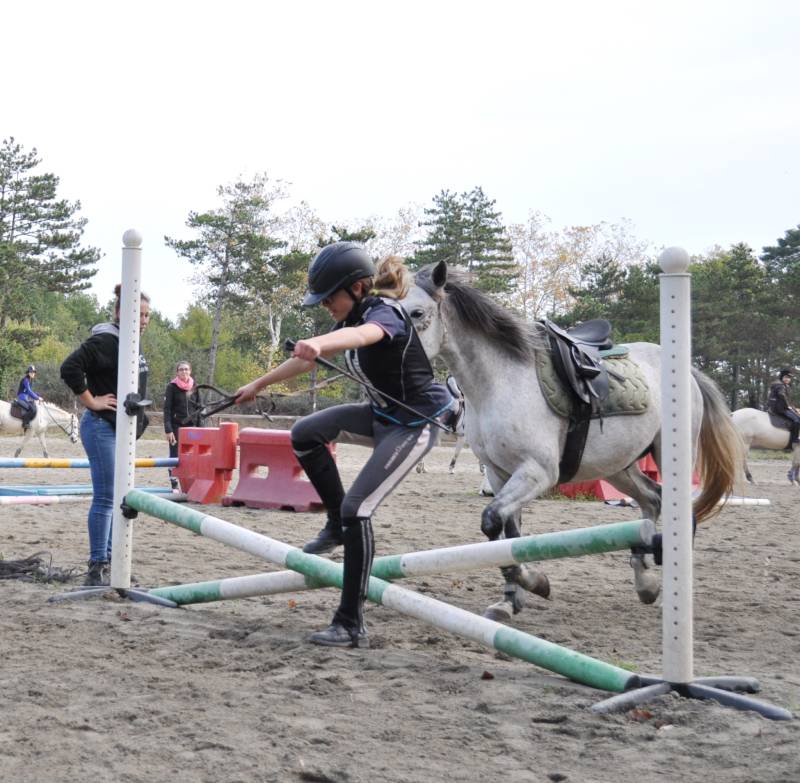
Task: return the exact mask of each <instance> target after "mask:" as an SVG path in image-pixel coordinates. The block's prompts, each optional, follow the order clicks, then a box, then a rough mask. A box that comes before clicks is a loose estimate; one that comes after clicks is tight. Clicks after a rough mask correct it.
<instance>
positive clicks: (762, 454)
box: [748, 435, 792, 462]
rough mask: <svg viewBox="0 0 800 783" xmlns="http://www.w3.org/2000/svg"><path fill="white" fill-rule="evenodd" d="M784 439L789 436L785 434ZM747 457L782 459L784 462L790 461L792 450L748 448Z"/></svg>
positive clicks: (787, 438)
mask: <svg viewBox="0 0 800 783" xmlns="http://www.w3.org/2000/svg"><path fill="white" fill-rule="evenodd" d="M786 440H789V436H788V435H787V436H786ZM748 456H749V459H752V460H770V459H772V460H774V459H777V460H784V461H786V462H790V461H791V459H792V452H791V451H777V450H773V449H750V454H749V455H748Z"/></svg>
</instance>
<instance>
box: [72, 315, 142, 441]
mask: <svg viewBox="0 0 800 783" xmlns="http://www.w3.org/2000/svg"><path fill="white" fill-rule="evenodd" d="M118 361H119V327H118V326H117V325H116V324H97V326H95V327H93V328H92V334H91V337H89V339H88V340H86V341H85V342H83V343H81V345H80V346H79V347H78V348H77V350H75V351H73V352H72V353H71V354H70V355H69V356H68V357H67V358H66V359H64V362H63V363H62V365H61V380H63V381H64V383H66V384H67V386H69V388H70V389H71V390H72V393H73V394H75V395H76V396H77V395H80V394H83V392H85V391H86V390H87V389H88V390H89V391H90V392H91V393H92V396H94V397H99V396H101V395H103V394H114V395H116V393H117V368H118ZM148 372H149V370H148V367H147V362H146V361H145V358H144V356H141V355H140V356H139V395H140V396H141V397H144V396H145V394H146V393H147V375H148ZM96 413H97V415H98V416H101V417H102V418H104V419H105V420H106V421H107V422H109V423H110V424H111V426H112V427H115V426H116V423H117V414H116V412H115V411H96Z"/></svg>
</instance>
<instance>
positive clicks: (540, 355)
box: [536, 346, 650, 419]
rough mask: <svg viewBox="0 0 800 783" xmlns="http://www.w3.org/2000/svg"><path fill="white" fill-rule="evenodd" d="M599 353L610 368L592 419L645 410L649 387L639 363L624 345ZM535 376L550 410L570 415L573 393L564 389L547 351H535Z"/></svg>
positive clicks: (648, 402)
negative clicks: (603, 394)
mask: <svg viewBox="0 0 800 783" xmlns="http://www.w3.org/2000/svg"><path fill="white" fill-rule="evenodd" d="M600 356H601V358H602V359H603V361H604V362H605V364H606V368H607V369H608V370H609V371H610V372H609V375H608V397H607V398H606V399H605V400H603V402H602V403H601V404H600V411H599V413H598V414H596V415H594V416H593V417H592V418H599V417H601V416H602V417H606V416H630V415H637V414H639V413H644V412H645V411H646V410H647V408H648V407H649V404H650V389H649V387H648V386H647V381H646V380H645V377H644V373H643V372H642V370H641V368H640V367H639V365H638V364H636V362H634V361H633V360H632V359H630V358H628V349H627V347H625V346H615V347H614V348H611V349H610V350H608V351H603V352H601V354H600ZM611 372H614V373H616V374H617V375H621V376H622V377H623V378H624V380H623V381H619V380H617V378H615V377H614V376H613V375H612V374H611ZM536 375H537V377H538V378H539V388H540V389H541V390H542V394H543V395H544V398H545V399H546V400H547V404H548V405H549V406H550V408H551V409H552V410H553V412H554V413H556V414H558V415H559V416H561V417H563V418H565V419H568V418H569V417H570V416H572V413H573V411H572V405H573V402H572V396H571V395H569V394H567V393H566V392H565V391H564V386H563V384H562V383H561V381H560V379H559V377H558V374H557V373H556V368H555V366H554V365H553V360H552V359H551V357H550V354H549V352H548V351H536Z"/></svg>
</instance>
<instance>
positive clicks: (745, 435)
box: [731, 408, 800, 486]
mask: <svg viewBox="0 0 800 783" xmlns="http://www.w3.org/2000/svg"><path fill="white" fill-rule="evenodd" d="M731 421H732V422H733V426H734V427H736V430H737V431H738V433H739V435H741V436H742V440H743V441H744V445H745V448H746V449H750V448H757V449H773V450H774V451H782V450H783V449H785V448H786V447H787V445H788V443H789V431H788V430H783V429H780V428H779V427H776V426H774V425H773V424H772V422H771V421H770V420H769V414H768V413H767V412H766V411H759V410H756V409H755V408H739V410H737V411H734V412H733V413H732V414H731ZM744 473H745V476H747V480H748V481H750V482H753V479H752V476H751V474H750V468H749V467H748V465H747V459H745V462H744ZM798 474H800V443H795V444H794V446H793V448H792V470H791V471H790V475H793V476H794V479H790V481H792V483H793V484H796V485H797V486H800V480H798ZM753 483H755V482H753Z"/></svg>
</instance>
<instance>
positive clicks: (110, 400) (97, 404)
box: [89, 394, 117, 411]
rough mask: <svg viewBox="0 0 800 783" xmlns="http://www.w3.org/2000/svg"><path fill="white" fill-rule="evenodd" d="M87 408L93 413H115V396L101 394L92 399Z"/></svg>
mask: <svg viewBox="0 0 800 783" xmlns="http://www.w3.org/2000/svg"><path fill="white" fill-rule="evenodd" d="M89 407H90V408H91V409H92V410H93V411H115V410H116V409H117V396H116V395H115V394H101V395H100V396H99V397H92V402H91V404H90V405H89Z"/></svg>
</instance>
